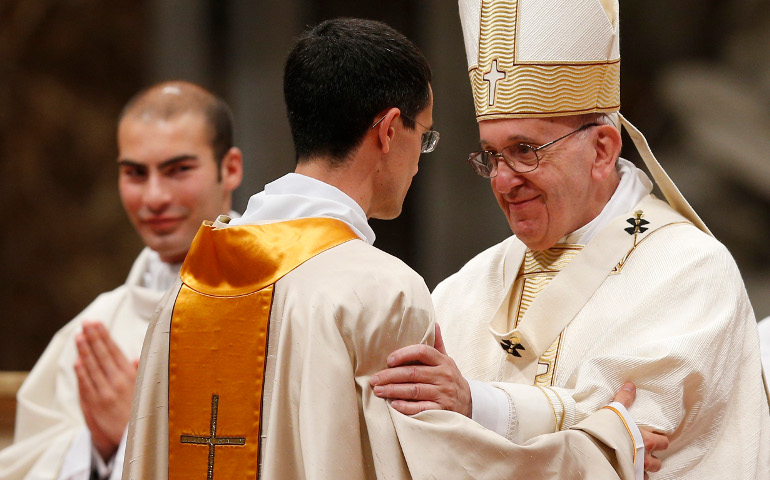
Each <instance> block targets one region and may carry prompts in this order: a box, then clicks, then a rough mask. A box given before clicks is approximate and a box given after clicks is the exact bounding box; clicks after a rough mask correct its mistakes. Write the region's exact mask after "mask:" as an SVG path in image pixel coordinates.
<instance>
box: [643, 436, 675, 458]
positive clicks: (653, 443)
mask: <svg viewBox="0 0 770 480" xmlns="http://www.w3.org/2000/svg"><path fill="white" fill-rule="evenodd" d="M642 437H644V450H645V451H646V452H650V453H652V452H660V451H662V450H665V449H667V448H668V444H669V442H668V437H667V436H665V435H663V434H661V433H654V432H649V433H647V434H646V435H645V434H642Z"/></svg>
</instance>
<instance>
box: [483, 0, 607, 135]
mask: <svg viewBox="0 0 770 480" xmlns="http://www.w3.org/2000/svg"><path fill="white" fill-rule="evenodd" d="M518 10H519V2H518V1H517V0H512V1H505V2H504V1H490V0H483V1H482V5H481V14H480V25H479V49H478V52H479V53H478V64H477V66H476V67H474V68H471V69H469V71H468V74H469V77H470V81H471V88H472V90H473V98H474V104H475V106H476V117H477V118H478V120H491V119H496V118H526V117H532V116H534V117H544V116H564V115H577V114H583V113H592V112H596V113H609V112H616V111H618V110H619V109H620V59H619V58H615V59H608V60H597V61H588V62H548V61H542V62H536V63H535V62H526V63H524V62H519V61H518V60H517V51H516V49H517V45H516V44H517V34H518V32H519V30H520V25H519V15H518Z"/></svg>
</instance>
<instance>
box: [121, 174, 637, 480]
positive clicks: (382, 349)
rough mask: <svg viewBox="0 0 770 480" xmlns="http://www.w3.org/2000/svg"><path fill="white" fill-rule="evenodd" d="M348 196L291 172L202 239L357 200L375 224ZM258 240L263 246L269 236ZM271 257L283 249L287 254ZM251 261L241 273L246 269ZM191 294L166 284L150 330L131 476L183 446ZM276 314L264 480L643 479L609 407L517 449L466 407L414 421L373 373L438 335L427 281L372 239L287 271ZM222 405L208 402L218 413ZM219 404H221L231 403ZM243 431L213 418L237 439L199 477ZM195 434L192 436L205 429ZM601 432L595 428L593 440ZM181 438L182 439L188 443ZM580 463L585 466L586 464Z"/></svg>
mask: <svg viewBox="0 0 770 480" xmlns="http://www.w3.org/2000/svg"><path fill="white" fill-rule="evenodd" d="M260 195H261V197H260ZM341 195H343V194H342V193H341V192H339V191H338V190H336V189H334V187H331V186H329V185H325V184H321V182H318V181H317V180H313V179H310V178H307V177H302V176H298V175H290V176H287V177H283V178H282V179H279V180H277V181H276V182H274V183H272V184H269V185H267V187H266V191H265V192H263V193H262V194H259V195H257V196H255V197H252V200H251V201H250V203H249V205H250V206H249V208H248V209H247V211H246V212H245V214H244V217H243V219H242V220H241V221H240V222H239V224H238V225H234V226H228V225H226V224H224V223H222V222H217V223H215V224H214V229H213V230H208V233H204V235H209V234H215V233H216V229H220V230H231V229H232V230H234V229H239V226H240V225H245V226H246V227H249V225H248V224H247V223H248V222H251V226H259V227H265V229H264V231H265V232H268V231H270V228H269V227H271V226H272V225H275V226H281V225H282V224H288V223H291V219H289V218H287V219H286V221H276V220H275V216H276V215H277V214H278V213H279V212H283V214H284V215H286V216H291V213H292V212H302V215H305V216H308V217H314V218H317V217H329V216H333V217H334V218H340V217H344V215H337V214H328V215H327V212H328V211H329V210H328V209H327V207H328V206H329V205H328V204H329V202H332V203H336V204H337V205H336V207H339V208H341V209H342V210H346V207H345V205H347V210H348V213H351V212H352V215H350V216H347V217H346V218H347V219H348V220H347V221H346V222H345V223H348V222H350V223H348V225H349V226H350V227H353V229H354V230H355V231H358V232H366V231H367V229H368V226H366V218H365V216H363V211H361V210H360V207H358V208H356V207H357V205H355V203H354V202H352V200H351V199H349V197H341ZM273 196H274V197H275V198H271V197H273ZM284 200H285V201H286V204H285V205H283V206H282V207H281V208H275V209H273V210H271V213H269V214H267V217H268V219H269V218H272V221H268V219H266V218H261V217H262V215H260V214H259V211H260V210H261V209H262V208H267V207H265V205H271V204H275V203H279V204H280V203H281V202H282V201H284ZM316 200H318V201H316ZM351 202H352V203H351ZM325 203H326V205H325ZM319 205H320V206H319ZM273 206H274V205H273ZM252 207H253V209H252ZM271 208H272V207H271ZM268 210H269V209H268ZM243 231H247V230H243ZM212 232H213V233H212ZM200 236H201V233H199V237H200ZM360 237H362V238H369V237H368V236H366V235H360ZM241 238H242V237H241ZM250 241H252V242H254V243H255V244H256V243H260V238H259V237H257V236H255V237H253V238H252V239H251V240H250ZM272 241H275V242H276V243H277V244H284V246H285V248H289V246H290V245H291V244H292V243H293V242H296V241H301V235H300V236H299V237H294V238H286V239H284V240H281V239H273V240H272ZM272 241H271V242H272ZM198 242H199V240H198V239H197V238H196V241H195V243H194V247H193V250H192V251H191V254H190V256H189V257H188V259H190V258H196V256H195V255H194V252H195V249H196V247H195V245H196V244H198ZM241 246H243V244H242V245H241ZM208 251H209V252H211V253H210V254H209V255H208V257H207V258H209V259H213V258H214V257H217V256H219V255H220V254H219V253H216V252H217V251H216V250H208ZM273 253H274V254H275V255H277V256H280V255H281V252H280V248H278V251H273ZM221 254H223V255H227V254H228V253H227V252H224V251H223V252H221ZM191 263H193V262H191ZM215 264H219V263H218V262H215ZM217 268H218V267H217ZM242 268H243V269H244V271H245V270H246V269H247V268H248V265H246V264H244V265H242ZM215 269H216V268H215ZM190 270H192V267H191V266H190V267H188V265H185V267H183V278H187V277H186V273H185V272H188V271H190ZM185 288H188V287H187V286H185V285H182V282H181V281H179V282H178V283H177V285H176V287H174V288H172V290H170V291H169V293H168V295H167V297H166V298H165V300H164V301H163V308H162V311H161V312H160V314H159V317H158V318H157V319H156V320H154V321H153V322H152V323H151V325H150V328H149V330H148V335H147V338H146V340H145V345H144V347H143V350H142V358H141V362H140V367H139V376H138V378H137V386H138V388H137V389H136V393H135V398H134V407H133V412H132V417H131V421H130V422H129V434H128V441H127V451H126V460H125V469H124V478H127V479H139V478H153V479H155V480H160V479H165V478H168V475H169V472H168V465H169V455H168V452H169V442H170V441H174V442H176V441H177V438H175V437H174V438H170V436H169V406H168V405H169V394H168V392H169V374H168V372H169V344H170V341H171V339H170V332H172V328H173V327H172V325H173V324H172V322H171V318H172V316H173V315H175V313H174V310H175V308H177V306H175V298H177V295H179V292H180V291H181V290H182V289H185ZM269 312H270V313H269V315H270V323H269V335H268V353H267V356H266V359H267V360H266V366H265V372H266V373H265V378H264V396H263V399H262V403H261V411H262V413H261V414H262V420H261V422H262V426H261V437H262V438H261V444H260V454H259V456H260V478H264V479H286V480H289V479H301V478H317V479H325V478H346V479H364V478H366V479H373V478H389V479H408V478H417V479H423V478H425V479H428V478H474V479H480V478H489V479H498V478H504V477H507V476H510V475H511V474H512V472H515V473H516V474H517V475H521V478H533V479H536V478H576V479H577V478H597V479H604V478H608V479H609V478H618V473H616V470H615V468H614V467H612V466H611V465H616V468H617V469H618V471H619V472H620V474H621V475H622V476H623V478H633V455H634V444H633V442H632V440H631V437H630V436H629V433H628V430H627V428H626V426H625V425H624V424H623V422H622V421H621V420H620V417H618V416H617V415H616V413H615V412H613V411H611V410H609V409H602V410H600V411H599V412H597V413H596V414H594V415H592V416H591V417H590V418H588V419H587V420H586V421H585V422H584V423H582V424H581V425H578V426H576V428H575V429H573V430H570V431H567V432H561V433H559V434H556V435H550V436H545V437H541V438H538V439H534V440H533V441H532V442H531V443H529V444H528V445H525V446H519V445H515V444H513V443H512V442H510V441H508V440H506V439H505V438H503V437H501V436H499V435H497V434H495V433H493V432H491V431H489V430H486V429H484V428H482V427H481V426H479V425H478V424H477V423H475V422H473V421H472V420H470V419H468V418H466V417H464V416H461V415H459V414H456V413H453V412H444V411H439V412H424V413H422V414H419V415H416V416H414V417H407V416H404V415H401V414H399V413H398V412H396V411H395V410H393V409H391V408H390V407H389V405H388V402H387V401H385V400H383V399H380V398H378V397H376V396H374V394H373V392H372V390H371V388H370V387H369V384H368V380H369V376H370V375H372V374H374V373H376V372H378V371H380V370H382V369H383V368H385V366H386V364H385V359H386V358H387V355H388V354H389V353H390V352H392V351H393V350H395V349H397V348H399V347H402V346H406V345H410V344H414V343H419V342H432V341H433V332H434V327H433V307H432V304H431V300H430V296H429V293H428V291H427V288H426V286H425V284H424V282H423V281H422V279H421V278H420V277H419V276H418V275H417V274H416V273H415V272H413V271H412V270H411V269H409V268H408V267H407V266H406V265H404V264H403V263H402V262H401V261H399V260H397V259H396V258H394V257H392V256H390V255H388V254H386V253H383V252H381V251H379V250H377V249H376V248H374V247H372V246H371V245H369V244H367V243H366V242H364V241H361V240H358V239H354V240H349V241H347V242H345V243H342V244H340V245H338V246H335V247H332V248H330V249H328V250H325V251H322V252H321V253H318V254H317V255H315V256H313V257H312V258H310V259H308V260H307V261H305V262H304V263H302V264H301V265H299V266H297V267H296V268H294V269H293V270H291V271H290V272H289V273H287V274H286V275H284V276H283V277H281V278H280V279H279V280H278V281H277V282H276V283H275V284H274V294H273V299H272V306H271V308H270V310H269ZM231 314H232V312H231ZM232 348H233V349H236V350H237V349H238V348H239V346H238V345H233V347H232ZM243 395H244V397H243V398H242V401H243V402H246V401H250V399H249V398H248V391H247V390H244V392H243ZM213 405H214V402H213V401H212V410H213V408H214V407H213ZM231 405H232V404H231ZM600 407H601V406H600ZM218 408H220V409H223V408H225V405H224V403H222V404H219V407H218ZM214 423H215V416H213V415H212V425H213V424H214ZM220 428H221V429H222V430H219V429H220ZM247 428H250V427H249V426H240V425H236V426H235V427H232V426H230V427H227V430H224V429H225V427H224V426H222V427H219V426H212V431H213V432H216V434H217V435H219V436H227V437H228V438H231V439H233V440H227V441H230V442H232V443H227V444H225V443H218V444H216V446H215V445H210V446H209V447H206V446H205V445H204V446H203V447H202V449H201V451H200V456H201V459H203V463H202V468H201V476H202V478H203V476H204V475H206V468H205V467H206V463H205V458H206V457H205V455H206V451H208V452H211V451H212V450H213V453H209V457H208V458H209V468H210V470H211V474H210V476H211V478H214V479H216V478H221V475H220V476H218V474H217V471H218V470H217V465H221V464H222V463H221V462H226V461H227V460H225V459H226V457H225V455H226V454H225V453H224V452H225V449H236V448H239V445H241V446H242V445H243V444H244V443H243V442H241V441H240V439H239V438H238V435H239V431H240V430H246V429H247ZM202 430H205V429H202ZM598 432H602V433H601V434H598ZM190 433H191V435H195V436H197V437H195V438H203V437H205V436H206V435H207V434H208V432H207V431H200V432H190ZM587 433H590V434H591V435H588V434H587ZM594 434H597V435H598V436H593V437H592V435H594ZM212 437H213V435H212ZM244 440H245V438H244ZM179 441H180V442H181V443H184V441H183V440H182V438H181V437H180V439H179ZM217 441H220V440H217ZM221 442H225V440H221ZM236 442H240V443H236ZM246 443H247V442H246ZM206 448H208V449H209V450H206ZM230 451H232V450H230ZM217 452H219V453H217ZM578 459H581V460H583V459H585V460H587V461H586V462H585V463H580V462H578ZM217 462H220V463H217ZM225 468H226V467H225ZM172 473H173V472H172ZM228 478H230V477H228Z"/></svg>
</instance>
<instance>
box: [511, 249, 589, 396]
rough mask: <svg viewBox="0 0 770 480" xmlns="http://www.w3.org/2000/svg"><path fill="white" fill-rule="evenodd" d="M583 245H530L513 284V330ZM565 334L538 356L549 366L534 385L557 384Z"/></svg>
mask: <svg viewBox="0 0 770 480" xmlns="http://www.w3.org/2000/svg"><path fill="white" fill-rule="evenodd" d="M582 249H583V246H582V245H566V244H559V245H556V246H554V247H552V248H549V249H548V250H542V251H537V252H535V251H532V250H529V249H527V251H526V253H525V254H524V260H523V261H522V263H521V267H520V268H519V273H518V275H517V277H516V281H515V283H514V287H513V292H514V295H515V298H514V299H513V301H512V302H511V305H515V311H513V312H512V313H513V314H512V315H510V317H509V325H508V328H509V330H514V329H516V328H518V326H519V323H520V322H521V319H522V318H524V314H525V313H526V312H527V310H528V309H529V307H530V305H532V302H534V301H535V298H536V297H537V295H538V294H539V293H540V292H541V291H543V289H544V288H545V287H546V286H547V285H548V283H549V282H550V281H551V280H552V279H553V278H554V277H555V276H556V275H557V274H558V273H559V272H560V271H561V270H562V269H563V268H564V267H566V266H567V265H568V264H569V262H570V261H572V259H573V258H575V256H577V255H578V254H579V253H580V251H581V250H582ZM563 337H564V332H562V333H561V334H559V336H558V337H557V338H556V340H554V342H553V343H552V344H551V346H550V347H549V348H548V350H546V351H545V353H543V355H541V356H540V358H539V359H538V363H539V364H540V365H544V366H545V371H544V372H543V373H540V374H538V375H536V376H535V378H534V379H533V384H534V385H536V386H538V387H548V386H551V385H553V381H554V375H555V373H556V364H557V360H558V357H559V347H560V345H561V339H562V338H563Z"/></svg>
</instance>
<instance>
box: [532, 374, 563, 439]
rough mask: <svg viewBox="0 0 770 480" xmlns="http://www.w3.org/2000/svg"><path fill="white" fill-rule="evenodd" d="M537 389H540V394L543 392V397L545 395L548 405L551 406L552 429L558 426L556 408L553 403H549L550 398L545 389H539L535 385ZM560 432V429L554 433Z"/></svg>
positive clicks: (538, 386)
mask: <svg viewBox="0 0 770 480" xmlns="http://www.w3.org/2000/svg"><path fill="white" fill-rule="evenodd" d="M535 386H536V387H537V388H539V389H540V391H541V392H543V395H545V398H546V399H547V400H548V404H549V405H551V410H552V411H553V426H554V428H556V427H558V426H559V416H558V415H557V414H556V407H554V405H553V402H552V401H551V396H550V395H548V393H547V392H546V391H545V388H543V387H541V386H540V385H535ZM559 430H561V428H559V429H557V430H554V431H555V432H558V431H559Z"/></svg>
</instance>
